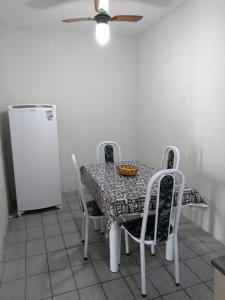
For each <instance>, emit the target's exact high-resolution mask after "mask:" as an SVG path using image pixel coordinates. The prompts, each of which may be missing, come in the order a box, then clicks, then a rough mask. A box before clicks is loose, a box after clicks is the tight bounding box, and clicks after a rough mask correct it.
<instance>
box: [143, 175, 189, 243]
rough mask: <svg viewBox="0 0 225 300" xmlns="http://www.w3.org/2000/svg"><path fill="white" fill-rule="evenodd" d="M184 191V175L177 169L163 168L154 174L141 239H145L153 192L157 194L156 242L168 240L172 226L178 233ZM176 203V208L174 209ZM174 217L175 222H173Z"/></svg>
mask: <svg viewBox="0 0 225 300" xmlns="http://www.w3.org/2000/svg"><path fill="white" fill-rule="evenodd" d="M183 191H184V175H183V174H182V172H180V171H178V170H176V169H167V170H161V171H159V172H157V173H156V174H155V175H154V176H152V178H151V179H150V181H149V183H148V185H147V189H146V197H145V206H144V214H143V221H142V228H141V237H140V239H141V241H144V239H145V232H146V224H147V220H148V215H149V202H150V201H151V196H152V194H153V193H154V195H156V213H155V223H154V224H152V225H154V244H155V245H156V243H157V242H158V241H167V240H168V237H169V234H170V230H171V226H172V227H173V233H175V234H177V231H178V225H179V219H180V211H181V204H182V197H183ZM174 198H175V202H174ZM175 204H176V209H174V205H175ZM172 219H173V224H172V223H171V221H172Z"/></svg>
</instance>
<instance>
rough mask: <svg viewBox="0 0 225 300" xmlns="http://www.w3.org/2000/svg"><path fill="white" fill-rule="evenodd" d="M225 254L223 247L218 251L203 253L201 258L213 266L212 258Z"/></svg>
mask: <svg viewBox="0 0 225 300" xmlns="http://www.w3.org/2000/svg"><path fill="white" fill-rule="evenodd" d="M224 254H225V251H224V250H223V249H222V250H217V251H213V252H210V253H208V254H205V255H202V256H201V259H203V260H204V261H205V262H206V263H207V264H209V265H210V266H211V265H212V264H211V261H212V259H214V258H216V257H219V256H224Z"/></svg>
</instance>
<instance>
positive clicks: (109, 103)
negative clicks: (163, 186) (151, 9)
mask: <svg viewBox="0 0 225 300" xmlns="http://www.w3.org/2000/svg"><path fill="white" fill-rule="evenodd" d="M0 65H1V68H0V90H1V93H2V99H3V101H2V102H1V103H0V109H1V110H6V109H7V106H8V105H9V104H19V103H53V104H56V106H57V111H58V127H59V141H60V155H61V166H62V182H63V190H64V191H71V190H73V189H74V183H73V170H72V164H71V153H73V152H75V153H76V154H77V156H78V159H79V160H80V162H81V163H90V162H94V161H95V160H96V154H95V151H96V145H97V144H98V143H99V142H100V141H102V140H105V139H113V140H116V141H118V142H119V143H120V144H121V146H122V150H123V157H124V158H127V159H133V158H134V157H135V145H136V144H135V139H134V137H135V136H136V135H135V128H136V127H135V126H136V124H135V122H134V121H133V120H134V113H135V100H136V43H135V39H134V38H124V37H113V38H112V39H111V41H110V43H109V44H108V45H107V46H105V47H101V46H99V45H98V44H97V43H96V41H95V38H94V34H93V33H91V34H90V35H88V34H79V33H74V32H54V31H32V30H2V31H1V50H0Z"/></svg>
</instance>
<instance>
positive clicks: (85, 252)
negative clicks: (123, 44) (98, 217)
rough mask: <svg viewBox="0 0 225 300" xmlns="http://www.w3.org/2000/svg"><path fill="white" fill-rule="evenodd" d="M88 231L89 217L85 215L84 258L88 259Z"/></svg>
mask: <svg viewBox="0 0 225 300" xmlns="http://www.w3.org/2000/svg"><path fill="white" fill-rule="evenodd" d="M88 233H89V219H88V217H85V240H84V259H85V260H87V259H88V255H87V252H88Z"/></svg>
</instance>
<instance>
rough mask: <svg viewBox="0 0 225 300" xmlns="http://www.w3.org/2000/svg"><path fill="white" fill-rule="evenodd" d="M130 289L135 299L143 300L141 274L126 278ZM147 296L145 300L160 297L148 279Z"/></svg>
mask: <svg viewBox="0 0 225 300" xmlns="http://www.w3.org/2000/svg"><path fill="white" fill-rule="evenodd" d="M124 280H125V281H126V283H127V285H128V287H129V288H130V290H131V291H132V293H133V295H134V296H135V299H143V297H142V294H141V273H139V274H135V275H129V276H126V277H124ZM146 287H147V296H146V298H145V299H153V298H156V297H157V296H159V293H158V292H157V291H156V289H155V288H154V287H153V285H152V283H151V282H150V281H149V280H148V278H146Z"/></svg>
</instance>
